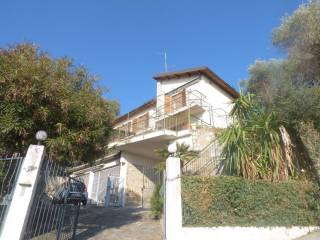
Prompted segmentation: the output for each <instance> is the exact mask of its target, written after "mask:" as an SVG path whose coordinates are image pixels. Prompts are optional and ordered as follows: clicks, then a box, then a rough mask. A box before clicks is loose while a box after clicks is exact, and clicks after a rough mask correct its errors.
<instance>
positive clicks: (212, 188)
mask: <svg viewBox="0 0 320 240" xmlns="http://www.w3.org/2000/svg"><path fill="white" fill-rule="evenodd" d="M319 190H320V189H319V187H318V186H317V185H315V184H313V183H311V182H307V181H305V182H303V181H293V180H290V181H284V182H280V183H272V182H270V181H264V180H258V181H250V180H246V179H244V178H238V177H226V176H223V177H211V178H208V177H200V176H191V177H190V176H188V177H183V178H182V201H183V224H184V225H192V226H258V227H259V226H264V227H265V226H310V225H319V224H320V217H319V216H320V201H319V199H320V194H319Z"/></svg>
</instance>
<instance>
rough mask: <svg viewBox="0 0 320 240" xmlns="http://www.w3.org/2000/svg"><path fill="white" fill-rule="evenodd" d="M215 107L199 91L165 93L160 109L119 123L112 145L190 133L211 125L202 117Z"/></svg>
mask: <svg viewBox="0 0 320 240" xmlns="http://www.w3.org/2000/svg"><path fill="white" fill-rule="evenodd" d="M210 107H211V106H210V105H209V104H208V102H207V100H206V96H205V95H203V94H202V93H200V92H199V91H196V90H186V89H182V90H181V91H178V92H175V93H172V94H170V95H169V94H163V96H158V97H157V106H156V107H154V108H153V109H150V110H149V111H147V112H145V113H144V114H142V115H140V116H136V117H132V118H128V119H126V120H125V121H123V123H121V124H118V125H117V126H116V127H115V129H114V131H113V136H112V140H111V142H113V143H116V142H121V141H126V140H129V139H131V138H132V137H136V136H141V137H143V136H144V135H146V134H150V133H152V132H159V131H160V132H161V131H162V132H163V133H165V132H167V133H168V132H170V133H171V134H174V133H177V132H179V131H182V130H188V129H190V128H192V126H194V125H199V124H200V125H210V122H206V121H203V120H202V119H201V118H200V117H199V116H200V115H201V113H203V112H205V111H207V110H208V109H209V108H210Z"/></svg>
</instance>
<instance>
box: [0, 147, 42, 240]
mask: <svg viewBox="0 0 320 240" xmlns="http://www.w3.org/2000/svg"><path fill="white" fill-rule="evenodd" d="M43 156H44V146H42V145H30V146H29V148H28V152H27V155H26V157H25V158H24V160H23V163H22V166H21V170H20V173H19V176H18V180H17V185H16V187H15V189H14V192H13V197H12V201H11V204H10V207H9V210H8V215H7V217H6V219H5V222H4V226H3V231H2V233H1V237H0V239H1V240H9V239H10V240H20V239H22V238H23V234H24V230H25V227H26V224H27V222H28V221H27V220H28V217H29V212H30V209H31V206H32V200H33V197H34V194H35V190H36V186H37V181H38V176H39V172H40V168H41V163H42V160H43Z"/></svg>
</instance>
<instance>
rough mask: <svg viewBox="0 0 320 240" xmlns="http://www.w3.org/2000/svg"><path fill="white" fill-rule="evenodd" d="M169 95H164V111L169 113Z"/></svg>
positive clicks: (170, 106) (170, 107)
mask: <svg viewBox="0 0 320 240" xmlns="http://www.w3.org/2000/svg"><path fill="white" fill-rule="evenodd" d="M171 104H172V102H171V96H167V95H165V96H164V111H165V113H170V112H171V109H172V105H171Z"/></svg>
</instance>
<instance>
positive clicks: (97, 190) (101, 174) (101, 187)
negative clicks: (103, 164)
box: [91, 166, 120, 205]
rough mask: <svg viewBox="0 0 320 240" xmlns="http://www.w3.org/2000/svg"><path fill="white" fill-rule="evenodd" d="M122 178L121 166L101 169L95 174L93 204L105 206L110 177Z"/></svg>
mask: <svg viewBox="0 0 320 240" xmlns="http://www.w3.org/2000/svg"><path fill="white" fill-rule="evenodd" d="M110 176H112V177H119V176H120V166H114V167H110V168H104V169H100V170H98V171H96V172H94V177H93V187H92V196H91V198H92V202H93V203H95V204H97V205H105V203H106V201H105V200H106V192H107V184H108V179H109V177H110Z"/></svg>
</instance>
